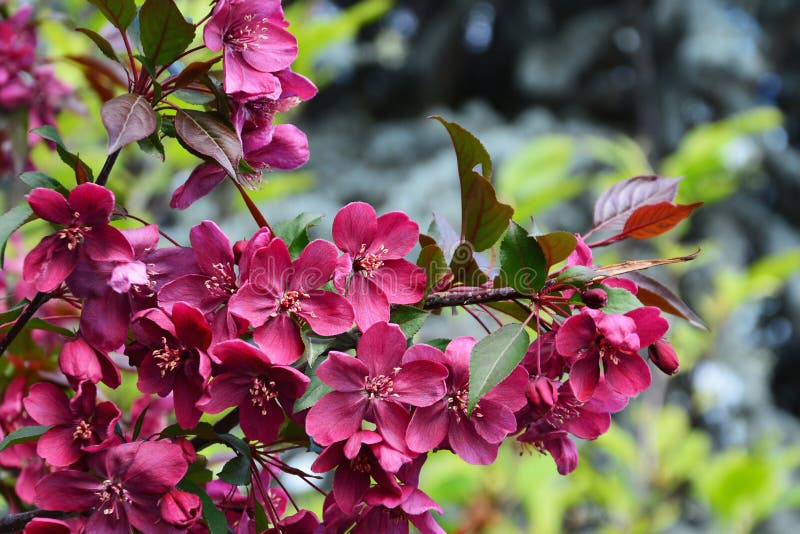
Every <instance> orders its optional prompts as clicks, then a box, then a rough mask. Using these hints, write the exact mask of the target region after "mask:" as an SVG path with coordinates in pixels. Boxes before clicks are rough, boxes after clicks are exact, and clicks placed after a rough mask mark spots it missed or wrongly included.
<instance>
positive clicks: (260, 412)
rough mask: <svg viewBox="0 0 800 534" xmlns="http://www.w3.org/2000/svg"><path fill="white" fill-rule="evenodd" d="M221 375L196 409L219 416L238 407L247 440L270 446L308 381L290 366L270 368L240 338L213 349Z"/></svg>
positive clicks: (271, 365) (269, 365)
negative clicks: (230, 408) (227, 409)
mask: <svg viewBox="0 0 800 534" xmlns="http://www.w3.org/2000/svg"><path fill="white" fill-rule="evenodd" d="M213 354H214V356H215V357H216V358H217V359H218V361H219V364H220V367H221V369H222V370H221V372H220V373H219V374H217V375H216V376H215V377H214V379H213V380H212V381H211V385H210V386H209V387H208V392H207V393H206V395H205V396H204V397H203V398H202V399H201V400H200V402H199V403H198V406H199V407H200V409H202V410H203V411H204V412H208V413H219V412H221V411H222V410H224V409H225V408H228V407H230V406H238V407H239V421H240V423H241V426H242V430H243V431H244V433H245V435H246V436H247V437H248V438H249V439H251V440H258V441H260V442H262V443H265V444H270V443H272V442H273V441H275V438H277V437H278V430H279V429H280V426H281V424H283V422H284V419H285V417H284V413H286V414H291V413H292V406H293V405H294V401H296V400H297V399H298V398H300V397H301V396H302V395H303V393H305V391H306V388H307V387H308V382H309V378H308V377H307V376H306V375H304V374H303V373H301V372H300V371H298V370H296V369H293V368H292V367H288V366H283V365H273V364H272V362H271V361H270V359H269V358H268V357H267V356H266V355H265V354H264V353H263V352H261V351H260V350H258V349H257V348H255V347H253V346H252V345H249V344H247V343H245V342H244V341H242V340H240V339H234V340H231V341H224V342H222V343H219V344H217V345H216V346H215V347H214V349H213Z"/></svg>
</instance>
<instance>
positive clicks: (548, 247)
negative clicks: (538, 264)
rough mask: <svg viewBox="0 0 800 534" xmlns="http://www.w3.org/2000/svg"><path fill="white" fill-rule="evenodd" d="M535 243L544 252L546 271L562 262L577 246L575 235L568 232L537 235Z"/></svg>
mask: <svg viewBox="0 0 800 534" xmlns="http://www.w3.org/2000/svg"><path fill="white" fill-rule="evenodd" d="M536 241H537V243H539V246H540V247H541V248H542V252H544V257H545V258H546V259H547V270H548V272H549V271H550V268H551V267H552V266H553V265H555V264H556V263H558V262H560V261H564V260H565V259H567V258H568V257H569V255H570V254H572V251H574V250H575V247H576V246H577V245H578V240H577V239H576V238H575V234H572V233H570V232H551V233H549V234H544V235H537V236H536Z"/></svg>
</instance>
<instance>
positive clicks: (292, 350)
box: [253, 313, 305, 365]
mask: <svg viewBox="0 0 800 534" xmlns="http://www.w3.org/2000/svg"><path fill="white" fill-rule="evenodd" d="M253 340H254V341H255V342H256V343H257V344H258V346H259V347H261V350H263V351H264V352H265V353H266V354H267V356H268V357H269V359H270V361H271V362H272V363H274V364H276V365H289V364H290V363H293V362H295V361H297V359H298V358H299V357H300V356H302V355H303V351H305V345H304V344H303V339H302V338H301V337H300V328H299V327H298V326H297V323H295V322H294V321H293V320H292V319H291V317H289V316H288V315H287V314H286V313H279V314H278V315H277V316H275V317H273V318H271V319H270V320H269V321H267V322H266V323H265V324H264V325H262V326H260V327H258V328H256V330H255V332H253Z"/></svg>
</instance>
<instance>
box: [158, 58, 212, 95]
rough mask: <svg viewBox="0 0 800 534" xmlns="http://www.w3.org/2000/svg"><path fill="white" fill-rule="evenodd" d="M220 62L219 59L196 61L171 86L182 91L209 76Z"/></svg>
mask: <svg viewBox="0 0 800 534" xmlns="http://www.w3.org/2000/svg"><path fill="white" fill-rule="evenodd" d="M218 61H219V58H215V59H211V60H209V61H195V62H194V63H190V64H189V65H187V66H186V68H185V69H183V70H182V71H181V72H180V74H178V75H177V76H176V77H175V79H174V80H172V83H171V84H170V86H171V87H172V88H173V89H181V88H183V87H186V86H188V85H189V84H191V83H192V82H195V81H197V80H199V79H200V78H202V77H203V76H205V75H206V74H208V71H209V69H211V67H213V66H214V64H215V63H217V62H218Z"/></svg>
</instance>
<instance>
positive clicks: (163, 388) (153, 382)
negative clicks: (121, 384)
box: [136, 353, 175, 397]
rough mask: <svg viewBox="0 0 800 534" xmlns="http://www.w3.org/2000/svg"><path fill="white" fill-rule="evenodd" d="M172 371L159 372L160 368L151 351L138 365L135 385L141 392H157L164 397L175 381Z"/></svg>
mask: <svg viewBox="0 0 800 534" xmlns="http://www.w3.org/2000/svg"><path fill="white" fill-rule="evenodd" d="M173 375H174V373H172V372H167V373H165V374H163V375H162V374H161V368H160V367H158V365H156V361H155V360H154V359H153V355H152V353H148V354H147V355H146V356H145V357H144V360H143V361H142V364H141V365H140V366H139V378H138V380H137V381H136V387H137V388H139V391H141V392H142V393H158V394H159V395H160V396H162V397H165V396H166V395H167V394H168V393H169V392H170V390H171V389H172V386H173V384H174V382H175V378H174V376H173Z"/></svg>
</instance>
